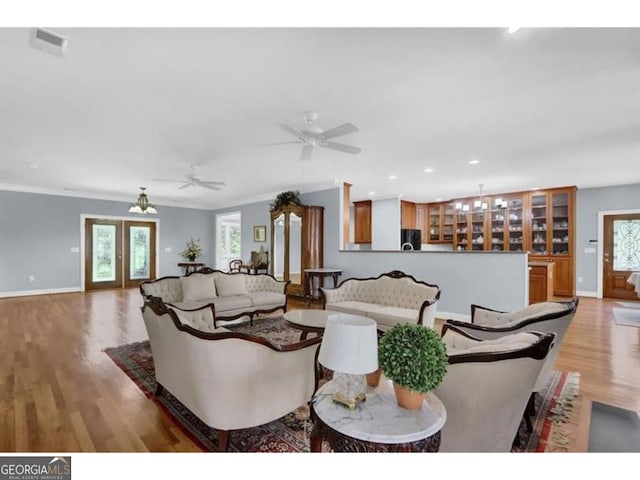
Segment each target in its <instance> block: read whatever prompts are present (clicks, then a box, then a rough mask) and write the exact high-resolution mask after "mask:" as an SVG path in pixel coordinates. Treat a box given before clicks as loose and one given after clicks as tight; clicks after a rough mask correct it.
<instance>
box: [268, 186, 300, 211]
mask: <svg viewBox="0 0 640 480" xmlns="http://www.w3.org/2000/svg"><path fill="white" fill-rule="evenodd" d="M290 203H295V204H296V205H300V192H299V191H297V190H288V191H286V192H282V193H279V194H278V195H276V199H275V200H274V201H273V202H272V203H271V210H277V209H278V208H280V207H282V206H284V205H288V204H290Z"/></svg>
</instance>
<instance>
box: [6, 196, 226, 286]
mask: <svg viewBox="0 0 640 480" xmlns="http://www.w3.org/2000/svg"><path fill="white" fill-rule="evenodd" d="M129 206H130V204H129V203H126V202H113V201H108V200H94V199H87V198H76V197H64V196H57V195H42V194H34V193H23V192H12V191H7V190H0V295H1V294H6V293H7V292H23V291H28V290H36V291H39V290H56V289H72V288H80V287H81V285H80V253H72V252H71V248H73V247H80V215H81V214H88V215H109V216H119V217H123V218H135V219H138V220H145V219H150V218H157V219H159V220H160V221H159V223H158V233H159V240H160V243H159V248H158V252H157V254H158V260H159V261H158V272H157V274H158V276H163V275H176V274H179V273H180V269H179V268H178V266H177V264H178V262H181V261H184V260H183V259H182V258H181V257H180V252H181V251H182V250H183V249H184V248H185V246H186V242H187V241H188V240H189V238H190V237H191V236H193V237H194V238H199V239H200V243H201V245H202V247H203V253H204V255H203V257H202V259H201V260H202V261H203V262H205V263H207V264H208V265H211V262H212V260H213V257H212V250H211V245H212V232H213V224H212V220H211V213H210V212H209V211H207V210H197V209H188V208H177V207H165V206H160V205H158V206H157V210H158V214H157V215H136V214H133V213H129V212H128V210H129ZM167 248H170V249H171V252H166V251H165V250H166V249H167ZM29 275H33V276H35V281H34V282H30V281H29V278H28V277H29Z"/></svg>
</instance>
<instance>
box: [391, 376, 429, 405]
mask: <svg viewBox="0 0 640 480" xmlns="http://www.w3.org/2000/svg"><path fill="white" fill-rule="evenodd" d="M393 390H394V391H395V392H396V401H397V402H398V405H400V406H401V407H402V408H406V409H407V410H420V409H421V408H422V403H423V402H424V393H420V392H414V391H413V390H409V389H408V388H406V387H403V386H402V385H398V384H396V383H395V382H394V383H393Z"/></svg>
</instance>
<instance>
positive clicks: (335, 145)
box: [318, 142, 362, 155]
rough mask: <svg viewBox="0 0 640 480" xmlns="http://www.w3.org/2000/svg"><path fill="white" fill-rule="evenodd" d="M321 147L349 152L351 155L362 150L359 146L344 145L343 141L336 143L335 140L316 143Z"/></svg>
mask: <svg viewBox="0 0 640 480" xmlns="http://www.w3.org/2000/svg"><path fill="white" fill-rule="evenodd" d="M318 145H320V146H321V147H324V148H330V149H332V150H338V151H340V152H344V153H350V154H351V155H356V154H358V153H360V152H361V151H362V149H361V148H358V147H353V146H351V145H345V144H344V143H336V142H321V143H318Z"/></svg>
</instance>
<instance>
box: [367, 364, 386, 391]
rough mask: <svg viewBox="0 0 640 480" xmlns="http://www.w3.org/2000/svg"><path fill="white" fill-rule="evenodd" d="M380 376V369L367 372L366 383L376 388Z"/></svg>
mask: <svg viewBox="0 0 640 480" xmlns="http://www.w3.org/2000/svg"><path fill="white" fill-rule="evenodd" d="M381 376H382V369H380V368H379V369H377V370H376V371H375V372H371V373H367V385H369V386H370V387H373V388H376V387H377V386H378V385H379V384H380V377H381Z"/></svg>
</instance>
